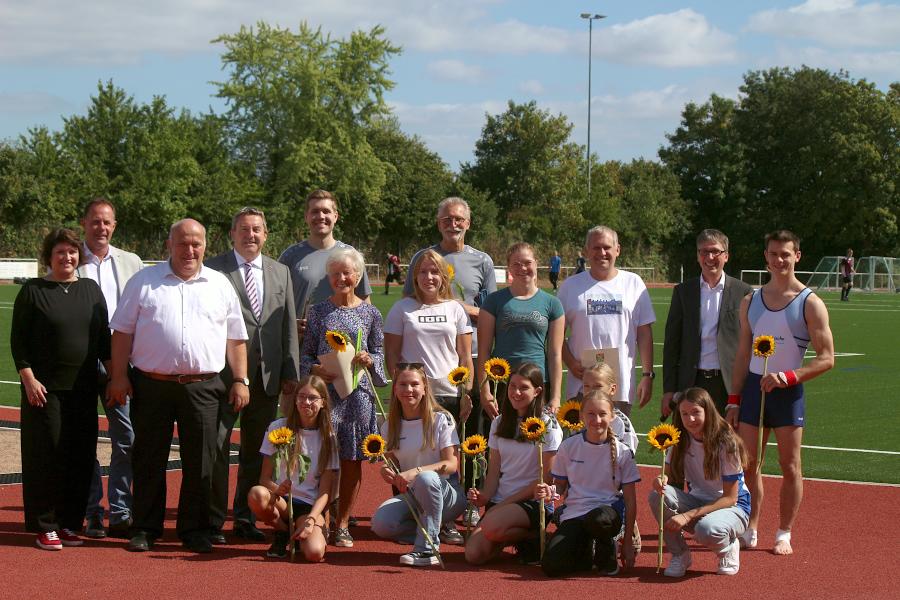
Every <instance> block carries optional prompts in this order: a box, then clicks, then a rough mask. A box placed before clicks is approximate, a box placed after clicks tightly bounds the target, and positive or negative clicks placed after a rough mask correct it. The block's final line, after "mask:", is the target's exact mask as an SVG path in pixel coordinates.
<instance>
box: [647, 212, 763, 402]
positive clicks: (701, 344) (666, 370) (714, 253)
mask: <svg viewBox="0 0 900 600" xmlns="http://www.w3.org/2000/svg"><path fill="white" fill-rule="evenodd" d="M697 262H698V263H700V271H701V275H700V277H695V278H694V279H689V280H687V281H685V282H683V283H680V284H678V285H676V286H675V289H674V290H673V291H672V305H671V306H670V307H669V317H668V319H667V320H666V338H665V344H664V346H663V397H662V406H661V409H662V416H663V417H666V416H668V415H669V413H670V412H671V411H672V407H671V405H670V403H671V402H672V400H673V398H674V395H675V393H676V392H681V391H684V390H685V389H687V388H689V387H692V386H697V387H702V388H703V389H705V390H706V391H708V392H709V395H710V396H712V399H713V401H714V402H715V403H716V408H717V409H718V410H719V413H721V414H722V415H724V414H725V404H726V402H727V401H728V394H729V393H731V390H730V389H729V388H730V386H731V369H732V367H733V366H734V356H735V353H736V352H737V345H738V338H739V335H738V334H739V333H740V330H741V324H740V319H739V317H740V307H741V300H742V299H743V298H744V296H746V295H747V294H749V293H750V292H752V291H753V288H751V287H750V286H749V285H747V284H746V283H744V282H743V281H740V280H738V279H735V278H734V277H729V276H728V275H726V274H725V271H724V268H725V263H727V262H728V237H727V236H726V235H725V234H724V233H722V232H721V231H719V230H717V229H704V230H703V231H701V232H700V235H698V236H697ZM735 393H740V390H735Z"/></svg>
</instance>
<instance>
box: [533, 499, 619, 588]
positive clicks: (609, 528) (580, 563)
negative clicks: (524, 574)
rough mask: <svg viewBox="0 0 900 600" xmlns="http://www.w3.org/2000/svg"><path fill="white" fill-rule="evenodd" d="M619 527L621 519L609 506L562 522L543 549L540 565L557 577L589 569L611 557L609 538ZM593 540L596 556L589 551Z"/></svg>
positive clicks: (549, 575)
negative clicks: (595, 543) (595, 544)
mask: <svg viewBox="0 0 900 600" xmlns="http://www.w3.org/2000/svg"><path fill="white" fill-rule="evenodd" d="M621 529H622V518H621V517H620V516H619V513H618V512H616V509H614V508H613V507H611V506H598V507H597V508H595V509H593V510H592V511H590V512H589V513H587V514H586V515H584V516H583V517H576V518H574V519H568V520H566V521H563V522H562V523H560V525H559V527H557V529H556V533H554V534H553V537H551V538H550V542H549V543H548V544H547V548H546V549H545V550H544V558H543V560H541V568H543V569H544V573H546V574H547V576H548V577H558V576H559V575H567V574H569V573H577V572H578V571H590V570H591V567H592V566H593V564H594V563H595V562H597V563H598V564H606V563H607V561H608V560H609V559H610V558H611V557H610V556H608V554H609V552H613V553H614V552H615V546H614V545H613V544H612V539H613V538H614V537H616V536H617V535H618V534H619V530H621ZM595 540H596V541H597V553H598V555H597V556H594V552H593V543H592V542H594V541H595ZM601 553H602V555H600V554H601ZM612 558H615V557H614V556H613V557H612Z"/></svg>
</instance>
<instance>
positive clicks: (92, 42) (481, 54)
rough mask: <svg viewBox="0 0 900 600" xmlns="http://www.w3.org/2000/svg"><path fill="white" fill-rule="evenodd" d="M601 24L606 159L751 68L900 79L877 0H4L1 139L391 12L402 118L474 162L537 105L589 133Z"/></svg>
mask: <svg viewBox="0 0 900 600" xmlns="http://www.w3.org/2000/svg"><path fill="white" fill-rule="evenodd" d="M583 12H591V13H601V14H604V15H607V18H606V19H604V20H601V21H596V22H595V26H594V31H593V85H592V90H591V92H592V93H591V110H592V113H591V114H592V121H591V150H592V151H593V152H595V153H596V154H597V155H598V156H599V158H600V160H609V159H618V160H630V159H632V158H637V157H645V158H651V159H652V158H655V157H656V151H657V149H658V148H659V146H660V145H662V144H664V143H665V134H666V132H671V131H673V130H674V129H675V128H676V127H677V125H678V122H679V115H680V112H681V109H682V107H683V106H684V104H685V103H686V102H689V101H692V100H693V101H698V102H702V101H704V100H706V99H707V98H708V97H709V95H710V94H711V93H713V92H715V93H718V94H720V95H723V96H728V97H737V94H738V86H739V85H740V83H741V77H742V75H743V74H744V73H746V72H747V71H749V70H754V69H764V68H769V67H772V66H791V67H796V66H800V65H802V64H807V65H811V66H816V67H823V68H827V69H830V70H832V71H835V70H837V69H840V68H844V69H846V70H847V71H849V73H850V75H851V76H852V77H854V78H857V79H861V78H865V79H868V80H870V81H873V82H875V83H876V84H877V85H878V87H879V88H881V89H887V87H888V85H890V83H891V82H893V81H900V4H898V3H890V2H869V1H866V0H806V1H805V2H804V1H803V0H793V1H790V0H788V1H767V0H759V1H755V2H732V1H728V0H724V1H723V0H719V1H717V2H705V1H693V2H691V1H690V0H684V1H682V2H677V1H676V2H659V1H640V2H636V1H631V2H625V1H606V2H597V1H587V0H578V1H574V0H556V1H547V0H541V1H537V0H534V1H533V0H519V1H515V0H457V1H454V0H444V1H431V0H377V1H370V0H259V1H258V2H252V3H251V2H246V1H241V0H156V1H154V2H146V0H144V1H137V0H85V1H84V2H71V1H70V0H4V1H3V2H2V4H0V138H4V139H14V138H16V137H17V136H18V135H20V134H22V133H25V132H26V131H27V130H28V128H29V127H33V126H36V125H42V124H43V125H47V126H48V127H50V128H51V129H58V128H60V127H61V125H62V121H61V116H67V115H71V114H74V113H83V112H84V111H85V109H86V106H87V104H88V103H89V98H90V96H91V94H93V93H95V91H96V86H97V82H98V81H100V80H103V81H105V80H107V79H112V80H113V81H114V83H115V84H116V85H117V86H119V87H122V88H124V89H125V90H126V91H127V92H129V93H130V94H132V95H134V97H135V98H136V99H137V100H139V101H148V100H149V99H150V98H151V97H152V96H153V95H164V96H165V97H166V98H167V101H168V102H169V104H170V105H172V106H176V107H184V108H188V109H190V110H191V111H194V112H202V111H205V110H207V109H208V108H209V107H212V108H213V109H214V110H215V111H217V112H218V111H223V110H224V109H225V107H224V104H223V103H222V102H221V101H220V100H219V99H217V98H215V97H214V93H215V86H213V85H212V84H211V83H209V82H210V81H215V80H222V79H224V77H225V75H224V73H223V72H222V71H221V70H220V61H219V53H220V52H221V50H222V47H221V46H219V45H213V44H210V43H209V42H210V40H212V39H213V38H215V37H216V36H218V35H220V34H222V33H231V32H235V31H237V30H238V28H239V27H240V26H241V25H242V24H247V25H251V24H253V23H255V22H257V21H260V20H263V21H267V22H269V23H270V24H277V25H280V26H282V27H291V28H294V29H296V26H297V24H298V23H299V22H300V21H302V20H306V21H307V22H309V23H310V24H311V25H313V26H321V27H322V28H323V30H325V31H330V32H332V34H333V35H335V36H340V37H342V36H345V35H347V34H348V33H349V32H351V31H353V30H354V29H360V28H364V29H368V28H370V27H371V26H373V25H375V24H381V25H383V26H384V27H385V28H386V29H387V36H388V37H389V38H390V39H391V40H392V41H393V42H394V43H396V44H399V45H401V46H402V47H403V53H402V54H401V55H400V56H399V57H397V58H396V59H395V60H394V61H393V62H392V64H391V68H392V71H393V79H394V81H395V82H396V87H395V88H394V90H392V91H391V92H390V94H389V95H388V101H389V103H390V104H391V106H392V107H393V109H394V112H395V114H396V115H397V116H398V118H399V119H400V123H401V126H402V127H403V129H404V130H405V131H406V132H408V133H411V134H417V135H419V136H420V137H421V138H423V139H424V140H425V142H426V143H427V144H428V146H429V147H430V148H431V149H433V150H434V151H436V152H438V153H439V154H440V155H441V156H442V157H443V158H444V160H445V161H446V162H447V163H448V164H449V165H450V167H451V168H453V169H457V168H458V166H459V163H460V162H464V161H468V160H471V157H472V149H473V146H474V142H475V140H476V139H477V138H478V136H479V133H480V131H481V127H482V126H483V124H484V117H485V113H499V112H501V111H503V110H504V108H505V106H506V102H507V101H508V100H510V99H512V100H515V101H517V102H525V101H528V100H532V99H533V100H536V101H537V102H538V104H539V105H540V106H541V107H542V108H545V109H548V110H550V111H551V112H553V113H554V114H556V113H563V114H565V115H566V116H567V117H568V118H569V119H570V120H571V121H572V122H573V123H574V125H575V129H574V132H573V136H574V139H575V141H577V142H579V143H582V144H583V143H585V141H586V137H587V126H586V125H587V112H588V90H587V87H588V86H587V54H588V51H587V50H588V26H587V22H586V21H585V20H583V19H581V18H579V15H580V14H581V13H583Z"/></svg>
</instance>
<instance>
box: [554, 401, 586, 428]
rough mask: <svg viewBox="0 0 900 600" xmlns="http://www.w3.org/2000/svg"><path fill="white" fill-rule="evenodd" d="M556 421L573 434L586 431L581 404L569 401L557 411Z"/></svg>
mask: <svg viewBox="0 0 900 600" xmlns="http://www.w3.org/2000/svg"><path fill="white" fill-rule="evenodd" d="M556 420H557V421H559V424H560V425H562V426H563V427H564V428H565V429H568V430H569V431H571V432H572V433H576V432H578V431H581V430H582V429H584V423H583V422H582V421H581V402H579V401H577V400H569V401H568V402H566V403H565V404H563V405H562V406H560V407H559V410H557V411H556Z"/></svg>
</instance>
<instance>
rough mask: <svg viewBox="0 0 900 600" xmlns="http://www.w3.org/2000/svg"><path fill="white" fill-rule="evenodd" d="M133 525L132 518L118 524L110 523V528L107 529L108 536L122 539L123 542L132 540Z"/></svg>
mask: <svg viewBox="0 0 900 600" xmlns="http://www.w3.org/2000/svg"><path fill="white" fill-rule="evenodd" d="M132 523H133V521H132V519H131V517H128V519H126V520H124V521H120V522H118V523H110V524H109V527H108V528H107V529H106V534H107V535H108V536H109V537H114V538H121V539H123V540H128V539H131V533H130V532H131V525H132Z"/></svg>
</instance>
